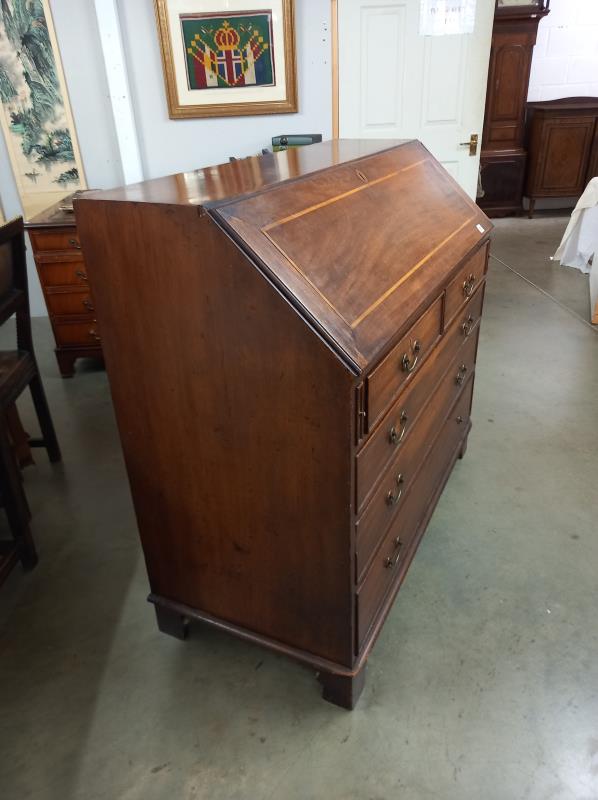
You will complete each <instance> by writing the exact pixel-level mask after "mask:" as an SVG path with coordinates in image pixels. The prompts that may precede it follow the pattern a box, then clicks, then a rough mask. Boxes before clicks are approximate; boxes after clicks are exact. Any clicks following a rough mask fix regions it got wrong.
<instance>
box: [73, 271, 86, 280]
mask: <svg viewBox="0 0 598 800" xmlns="http://www.w3.org/2000/svg"><path fill="white" fill-rule="evenodd" d="M75 275H76V276H77V277H78V278H81V280H82V281H86V280H87V275H86V274H85V272H83V270H82V269H77V270H75Z"/></svg>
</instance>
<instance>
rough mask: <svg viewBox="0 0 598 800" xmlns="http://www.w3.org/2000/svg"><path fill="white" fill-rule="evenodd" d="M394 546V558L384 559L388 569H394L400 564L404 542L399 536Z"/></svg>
mask: <svg viewBox="0 0 598 800" xmlns="http://www.w3.org/2000/svg"><path fill="white" fill-rule="evenodd" d="M394 545H395V551H396V552H395V554H394V556H389V557H388V558H385V559H384V566H385V567H386V569H394V567H396V565H397V564H398V563H399V558H400V555H401V548H402V547H403V542H402V541H401V540H400V538H399V537H398V536H397V538H396V539H395V541H394Z"/></svg>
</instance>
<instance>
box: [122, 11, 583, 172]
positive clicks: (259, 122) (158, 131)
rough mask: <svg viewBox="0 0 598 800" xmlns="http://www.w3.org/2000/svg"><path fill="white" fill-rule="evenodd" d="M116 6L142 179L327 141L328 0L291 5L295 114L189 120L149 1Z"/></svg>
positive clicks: (329, 123)
mask: <svg viewBox="0 0 598 800" xmlns="http://www.w3.org/2000/svg"><path fill="white" fill-rule="evenodd" d="M117 1H118V9H119V14H120V18H121V25H122V33H123V41H124V44H125V52H126V55H127V64H128V69H129V81H130V86H131V93H132V97H133V107H134V109H135V116H136V120H137V130H138V136H139V143H140V148H141V154H142V161H143V168H144V173H145V177H146V178H154V177H159V176H161V175H167V174H169V173H172V172H181V171H185V170H192V169H197V168H199V167H204V166H209V165H210V164H218V163H222V162H224V161H228V158H229V156H247V155H254V154H255V153H259V152H260V150H261V149H262V147H268V146H270V145H271V141H270V140H271V138H272V136H275V135H277V134H281V133H321V134H323V136H324V138H325V139H329V138H330V137H331V135H332V130H331V128H332V110H331V109H332V105H331V104H332V87H331V81H332V73H331V65H330V0H296V10H295V14H296V20H295V22H296V46H297V72H298V75H297V77H298V85H299V113H298V114H277V115H271V114H266V115H261V116H254V117H222V118H216V119H191V120H171V119H169V117H168V108H167V104H166V91H165V88H164V77H163V73H162V61H161V57H160V48H159V43H158V32H157V28H156V20H155V15H154V4H153V0H117ZM597 1H598V0H597Z"/></svg>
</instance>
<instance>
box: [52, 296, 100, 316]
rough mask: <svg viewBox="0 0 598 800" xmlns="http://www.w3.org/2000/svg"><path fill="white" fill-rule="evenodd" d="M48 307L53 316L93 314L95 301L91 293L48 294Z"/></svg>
mask: <svg viewBox="0 0 598 800" xmlns="http://www.w3.org/2000/svg"><path fill="white" fill-rule="evenodd" d="M46 305H47V306H48V311H49V312H50V314H51V315H52V316H55V317H65V316H67V317H68V316H72V315H74V314H77V315H79V316H81V315H82V314H90V313H93V311H94V307H93V301H92V299H91V294H90V293H89V291H86V290H83V291H66V292H47V293H46Z"/></svg>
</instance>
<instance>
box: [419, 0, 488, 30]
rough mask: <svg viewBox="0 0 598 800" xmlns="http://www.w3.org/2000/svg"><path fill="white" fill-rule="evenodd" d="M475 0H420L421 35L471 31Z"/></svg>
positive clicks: (473, 21)
mask: <svg viewBox="0 0 598 800" xmlns="http://www.w3.org/2000/svg"><path fill="white" fill-rule="evenodd" d="M476 3H477V0H421V10H420V18H419V32H420V34H421V35H422V36H447V35H449V34H453V33H473V29H474V26H475V10H476Z"/></svg>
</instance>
